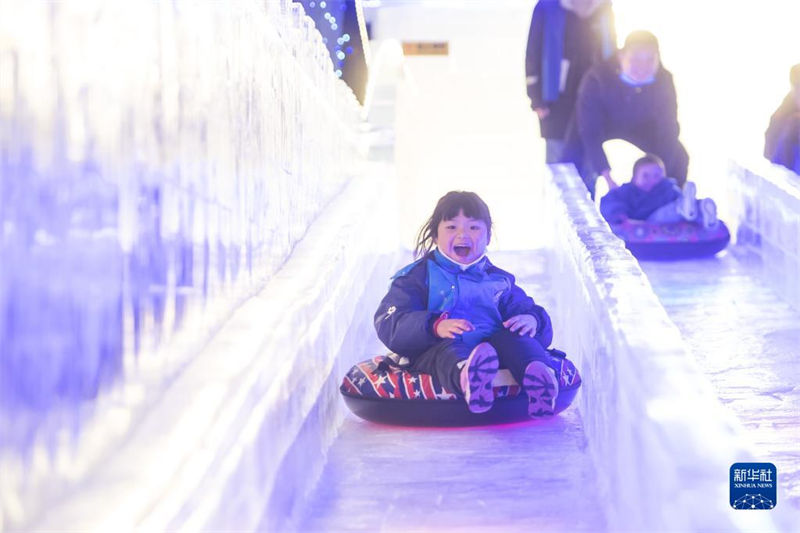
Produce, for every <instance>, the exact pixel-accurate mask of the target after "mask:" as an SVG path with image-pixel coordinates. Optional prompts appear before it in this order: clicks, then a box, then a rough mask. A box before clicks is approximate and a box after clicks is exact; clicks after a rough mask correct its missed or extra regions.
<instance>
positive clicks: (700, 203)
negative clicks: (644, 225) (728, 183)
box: [600, 154, 717, 229]
mask: <svg viewBox="0 0 800 533" xmlns="http://www.w3.org/2000/svg"><path fill="white" fill-rule="evenodd" d="M696 195H697V188H696V186H695V184H694V183H692V182H691V181H687V182H686V184H685V185H684V186H683V191H681V189H680V188H679V187H678V184H677V183H676V182H675V180H673V179H672V178H667V177H666V171H665V168H664V162H663V161H661V159H660V158H659V157H658V156H656V155H653V154H645V155H644V157H642V158H640V159H638V160H637V161H636V163H634V165H633V178H631V181H630V182H628V183H625V184H623V185H622V186H620V187H618V188H616V189H612V190H611V191H609V192H608V194H606V195H605V196H603V198H601V199H600V213H602V215H603V218H605V219H606V220H607V221H608V223H609V224H622V223H623V222H627V221H628V220H634V221H635V220H638V221H647V222H652V223H656V224H659V223H667V222H680V221H682V220H687V221H689V222H697V223H699V224H702V226H703V227H704V228H705V229H714V228H716V227H717V206H716V204H715V203H714V200H712V199H711V198H703V199H702V200H698V199H697V198H696Z"/></svg>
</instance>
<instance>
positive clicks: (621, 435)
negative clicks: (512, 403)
mask: <svg viewBox="0 0 800 533" xmlns="http://www.w3.org/2000/svg"><path fill="white" fill-rule="evenodd" d="M549 168H550V170H551V172H552V176H553V179H552V180H551V181H550V180H548V182H547V183H546V184H545V187H544V198H545V202H544V205H545V206H547V217H548V220H550V221H551V222H552V224H553V227H554V231H553V233H552V235H553V243H554V245H553V246H552V248H551V249H552V250H553V260H552V262H551V263H549V264H550V268H551V269H553V277H552V279H553V283H554V286H553V295H554V297H555V298H556V300H557V301H559V304H560V305H559V307H558V308H557V311H556V312H555V313H554V323H555V324H563V325H566V328H568V329H564V326H562V329H556V332H557V336H556V341H555V342H556V344H559V345H561V346H562V347H563V348H564V349H565V350H566V351H567V353H569V354H571V355H572V356H573V357H574V358H575V361H576V364H577V365H578V367H579V368H580V369H581V372H582V374H583V376H584V378H585V379H586V380H587V381H586V382H585V383H584V387H583V390H582V393H581V395H580V396H579V400H580V411H581V414H582V418H583V427H584V431H585V433H586V436H587V442H588V444H589V446H588V448H587V449H588V451H589V453H590V454H591V455H592V457H593V459H594V463H595V467H596V468H597V470H598V480H599V485H600V491H601V494H602V496H601V499H602V501H603V502H604V503H605V506H606V512H607V516H608V522H609V526H610V528H611V529H612V530H616V529H622V528H626V529H627V528H630V529H643V530H651V529H661V528H666V529H674V530H696V529H753V528H756V529H757V528H762V529H774V528H783V529H789V525H788V524H790V523H796V520H794V519H795V518H796V517H794V516H793V515H792V514H791V513H784V512H783V511H781V512H780V513H777V512H776V513H772V514H771V515H769V516H765V515H761V516H754V515H749V516H743V515H742V514H741V513H740V514H738V515H737V514H735V513H733V512H732V510H731V509H730V507H729V506H728V502H727V497H728V494H727V493H728V482H727V481H728V479H727V476H728V470H729V468H730V466H731V464H732V463H734V462H737V461H743V460H745V461H746V460H748V459H742V458H743V457H746V458H751V457H753V455H752V452H751V450H750V446H751V445H750V443H748V442H747V441H746V438H745V434H744V432H743V431H742V429H741V427H740V426H739V423H738V421H737V420H736V419H735V418H734V417H733V416H732V415H731V413H730V412H729V411H727V410H726V409H725V408H724V407H723V406H722V404H721V403H720V401H719V400H718V399H717V396H716V392H715V391H714V390H713V388H712V387H711V385H710V383H709V382H708V380H707V378H706V376H705V375H704V374H703V373H702V371H701V370H700V368H699V367H698V365H697V363H696V361H695V360H694V358H693V357H692V355H691V353H690V352H689V347H688V346H687V345H686V343H685V341H683V339H682V338H681V336H680V332H679V331H678V329H677V328H676V327H675V325H674V324H673V323H672V322H671V321H670V320H669V317H668V316H667V314H666V312H665V310H664V308H663V307H662V306H661V305H660V303H659V301H658V299H657V298H656V296H655V294H654V293H653V292H652V289H651V288H650V286H649V283H648V281H647V279H646V278H645V276H644V274H643V273H642V271H641V269H640V268H639V266H638V263H637V262H636V261H635V260H634V259H633V257H632V256H631V255H630V254H629V253H628V252H627V250H625V249H624V247H623V245H622V242H621V241H620V240H619V239H617V238H616V237H615V236H614V235H613V234H612V233H611V232H610V230H609V228H608V226H607V225H606V223H605V222H604V221H603V220H602V218H601V217H600V215H599V213H598V212H597V210H596V209H595V208H594V206H593V205H592V204H591V202H590V201H589V199H588V195H587V193H586V190H585V187H583V185H582V184H581V183H580V179H579V178H578V177H577V175H576V173H575V171H574V168H573V167H571V166H551V167H549ZM561 335H563V336H561ZM784 509H787V508H784ZM773 520H776V521H777V522H773Z"/></svg>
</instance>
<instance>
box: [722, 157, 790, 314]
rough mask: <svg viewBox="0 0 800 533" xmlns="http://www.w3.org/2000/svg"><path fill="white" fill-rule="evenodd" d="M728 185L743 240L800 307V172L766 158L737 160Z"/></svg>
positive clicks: (767, 276)
mask: <svg viewBox="0 0 800 533" xmlns="http://www.w3.org/2000/svg"><path fill="white" fill-rule="evenodd" d="M727 185H728V196H729V202H730V210H731V222H732V223H733V224H734V225H735V226H736V228H735V231H734V232H733V233H734V234H735V235H736V241H737V243H738V244H740V245H743V246H747V247H748V248H750V249H751V250H754V251H755V252H757V253H758V254H759V255H760V256H761V257H762V259H763V269H764V274H765V275H764V278H765V279H767V280H769V282H770V283H772V285H773V287H775V288H776V292H777V293H778V294H780V295H781V296H782V297H783V298H785V299H786V301H787V302H788V303H789V304H790V305H792V306H793V307H794V308H795V309H798V310H800V176H797V175H796V174H794V173H793V172H791V171H790V170H788V169H786V168H784V167H782V166H779V165H773V164H772V163H770V162H769V161H767V160H766V159H761V160H757V161H747V162H743V161H737V160H731V161H730V162H729V164H728V179H727Z"/></svg>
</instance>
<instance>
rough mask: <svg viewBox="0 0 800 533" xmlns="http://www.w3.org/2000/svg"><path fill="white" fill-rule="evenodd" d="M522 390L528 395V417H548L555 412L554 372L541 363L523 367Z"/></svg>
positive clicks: (556, 391) (555, 387) (555, 381)
mask: <svg viewBox="0 0 800 533" xmlns="http://www.w3.org/2000/svg"><path fill="white" fill-rule="evenodd" d="M522 389H523V390H524V391H525V394H527V395H528V416H531V417H534V418H535V417H540V416H549V415H552V414H553V413H554V412H555V410H556V397H557V396H558V380H557V379H556V373H555V370H553V369H552V368H550V367H549V366H547V365H546V364H544V363H542V362H541V361H533V362H532V363H529V364H528V366H527V367H525V378H524V379H523V380H522Z"/></svg>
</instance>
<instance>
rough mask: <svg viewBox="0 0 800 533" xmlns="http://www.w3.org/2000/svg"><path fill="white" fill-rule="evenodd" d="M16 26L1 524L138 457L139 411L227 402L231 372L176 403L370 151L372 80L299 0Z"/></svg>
mask: <svg viewBox="0 0 800 533" xmlns="http://www.w3.org/2000/svg"><path fill="white" fill-rule="evenodd" d="M0 36H2V38H0V257H2V260H1V261H0V308H2V310H3V312H2V313H0V470H2V472H3V473H2V476H0V528H2V526H3V523H5V524H7V525H11V526H14V525H16V524H23V523H30V521H31V520H35V519H37V518H41V516H42V513H41V511H42V509H43V508H49V507H51V506H52V504H53V502H54V501H56V500H58V499H59V498H60V497H61V496H63V495H64V494H66V493H68V492H70V491H74V490H76V487H77V486H79V485H81V484H82V483H84V482H88V481H89V480H90V478H91V476H92V475H93V474H94V473H96V472H97V469H98V468H99V466H98V465H99V464H102V463H103V462H104V461H108V460H109V458H110V457H111V456H113V455H114V453H115V451H116V450H119V452H120V458H119V461H118V463H121V462H122V461H124V460H125V459H123V457H127V458H128V459H129V458H130V456H127V455H125V454H124V453H123V451H122V449H121V448H122V447H123V444H124V443H125V442H126V439H128V438H131V440H132V441H135V439H133V438H132V437H131V433H132V432H135V431H137V430H141V427H140V426H139V425H138V424H140V423H141V419H142V418H143V417H145V418H146V417H147V415H150V416H152V415H153V414H154V413H159V412H160V413H162V414H163V416H164V419H163V421H162V422H161V423H162V424H163V423H166V422H167V421H169V420H170V417H171V416H184V415H185V416H184V418H186V419H189V418H191V416H197V413H198V410H199V411H202V407H203V406H204V405H205V406H206V407H208V408H210V406H211V405H213V404H214V402H215V401H216V400H218V399H219V395H221V394H223V393H222V392H221V391H222V390H223V388H224V387H218V386H219V385H220V382H219V380H217V381H216V382H215V383H214V384H212V383H209V384H208V390H199V389H202V388H203V387H202V386H201V385H200V384H199V383H198V384H196V387H197V389H198V390H197V391H196V393H197V394H196V395H192V394H186V395H185V396H184V401H185V402H186V403H187V404H191V405H187V406H186V412H185V413H184V414H183V415H179V414H178V413H177V411H179V410H180V409H179V407H178V406H177V405H171V406H166V405H164V404H162V403H161V402H163V401H164V399H165V397H167V396H169V394H168V393H167V392H166V391H167V390H168V389H169V388H170V387H172V386H174V384H175V383H176V382H177V381H180V380H181V378H182V376H184V375H185V374H186V373H187V367H189V366H191V363H192V361H193V360H194V359H195V357H197V356H198V354H199V353H200V352H202V351H203V350H206V349H207V347H208V345H209V344H214V342H216V344H215V346H217V348H218V349H221V350H222V353H223V354H226V355H227V351H226V350H227V349H231V347H230V346H228V347H226V346H222V347H221V348H220V346H221V345H220V344H219V341H217V340H215V339H216V337H215V335H216V334H217V333H218V332H219V331H220V329H221V328H224V325H225V324H226V320H228V319H229V318H230V316H231V314H232V313H233V312H234V311H235V310H236V309H237V308H239V307H240V306H242V305H243V302H245V301H247V299H248V298H249V297H251V296H253V295H254V294H256V293H258V292H259V291H260V290H261V289H262V288H263V287H264V285H265V283H267V282H268V281H269V280H270V279H271V278H272V277H273V276H275V275H276V272H278V270H279V268H280V267H281V266H282V265H283V264H284V263H285V262H286V261H287V258H288V257H289V256H290V254H291V252H292V250H293V249H294V247H295V246H296V245H297V243H298V242H299V241H300V240H301V239H302V238H303V236H304V235H305V234H306V232H307V231H308V229H309V227H310V226H311V225H312V222H313V221H314V220H315V219H316V218H317V217H318V216H319V214H320V213H321V212H323V210H324V208H325V206H326V205H329V204H330V202H331V200H332V199H333V198H335V197H336V196H337V194H340V193H341V191H342V190H343V188H344V187H345V186H346V184H347V183H348V181H349V180H351V179H353V176H354V175H356V174H358V173H359V172H360V168H359V166H360V161H361V157H360V154H359V153H358V151H357V142H356V140H357V137H356V135H357V122H358V120H359V114H360V109H359V107H358V106H357V104H356V101H355V98H354V97H353V95H352V93H351V92H350V91H349V89H347V88H346V87H345V86H344V84H343V83H342V82H341V81H339V80H337V79H336V76H335V75H334V73H333V71H332V69H331V66H330V60H329V58H328V54H327V50H326V49H325V47H324V46H323V44H322V42H321V40H320V37H319V35H318V34H317V33H316V32H315V31H314V30H313V23H311V22H310V19H308V18H306V17H304V16H303V12H302V8H301V7H300V6H299V5H292V3H291V2H290V1H289V0H274V1H273V0H270V1H268V2H235V3H233V4H230V5H228V4H226V3H215V2H210V3H204V4H202V5H201V4H196V3H192V2H184V1H182V0H178V1H176V2H167V3H145V4H139V3H122V2H114V3H108V2H103V1H95V0H89V1H87V2H79V3H70V2H33V3H32V2H24V1H16V0H14V1H6V2H2V3H0ZM368 192H369V189H368V188H367V189H365V193H367V194H368ZM356 203H357V202H356ZM370 203H371V204H372V203H373V202H372V201H370ZM377 205H380V204H377ZM357 211H364V210H363V209H358V210H357ZM365 213H369V211H368V210H367V211H365ZM352 218H353V219H357V218H358V217H357V216H355V215H353V216H352ZM344 250H349V248H346V247H344V248H337V249H335V250H334V251H333V252H331V254H332V257H330V258H329V259H330V260H331V264H333V265H336V264H339V263H336V262H335V261H333V259H334V258H335V257H338V256H337V255H336V254H337V253H343V251H344ZM361 259H363V256H361V255H360V254H356V255H354V257H353V260H354V261H356V262H357V263H358V261H360V260H361ZM375 260H376V257H370V258H369V261H375ZM367 264H368V263H363V264H361V267H363V268H362V269H361V270H359V268H356V267H352V266H351V268H353V272H361V273H362V274H364V273H365V271H368V270H369V269H368V267H367V266H366V265H367ZM348 291H349V292H353V291H351V290H350V288H348ZM356 296H357V293H355V292H353V298H356ZM350 304H353V302H350ZM346 307H347V306H346V305H343V309H344V308H346ZM334 329H335V330H336V331H338V332H340V333H342V332H343V331H344V330H345V329H346V324H345V325H342V324H338V323H337V324H335V328H334ZM256 332H259V333H263V331H262V330H261V329H260V328H258V327H256ZM242 334H243V335H245V336H250V335H251V333H250V332H242ZM342 334H343V333H342ZM254 338H255V337H254ZM328 341H329V342H334V341H333V340H332V338H331V339H328ZM234 345H235V344H234ZM326 346H327V347H329V348H335V346H333V345H328V344H326ZM334 353H335V352H334ZM234 367H235V365H232V367H231V368H234ZM196 372H197V371H195V378H196V377H197V375H196ZM191 373H192V372H191V371H189V374H191ZM222 375H226V374H224V373H219V374H217V375H216V376H215V377H217V378H220V377H221V376H222ZM210 381H214V380H213V379H212V380H210ZM112 385H114V386H112ZM243 390H244V389H243ZM204 402H210V403H208V404H206V403H204ZM209 416H210V415H209ZM298 416H299V415H298ZM197 420H202V416H197V418H196V419H195V422H196V421H197ZM301 420H302V418H299V419H298V422H300V421H301ZM145 425H146V424H145ZM156 425H158V424H156ZM176 427H178V426H176ZM176 431H178V430H176ZM188 434H191V431H189V432H187V435H188ZM173 437H174V435H165V436H164V438H165V439H166V440H169V439H171V438H173ZM178 440H180V438H179V439H178ZM128 449H130V446H129V447H128ZM176 449H180V446H178V447H176ZM223 449H224V448H223ZM212 455H213V453H212ZM143 456H147V454H146V453H144V454H143ZM163 457H165V458H167V457H172V456H170V455H169V453H166V452H165V453H164V456H163ZM173 458H174V457H173ZM131 464H132V465H134V464H137V463H136V461H133V462H132V463H131ZM153 464H159V463H158V462H155V463H153ZM201 464H202V462H201ZM128 468H129V469H130V470H131V471H134V472H135V470H136V469H135V467H133V466H129V467H128ZM110 470H114V469H110ZM123 470H124V469H123ZM124 471H125V473H126V474H127V473H128V470H124ZM168 471H169V469H164V470H163V473H166V472H168ZM118 473H119V472H118ZM109 475H110V474H109ZM124 478H125V476H123V475H122V474H121V473H120V475H119V479H117V480H115V481H116V482H122V480H123V479H124ZM106 479H107V478H106ZM148 488H152V485H149V484H147V483H145V484H143V485H142V487H139V488H137V490H136V491H132V492H135V493H136V494H138V495H141V494H146V491H147V490H148ZM109 494H113V491H109ZM220 494H221V493H220ZM137 497H138V496H137ZM147 497H150V496H149V495H146V496H145V499H146V498H147ZM102 501H103V499H102V498H100V499H98V500H97V502H96V503H95V505H97V506H98V507H100V508H102V507H103V506H102V503H100V502H102ZM140 503H141V502H140ZM127 516H128V515H127V514H125V513H121V514H120V516H119V520H120V522H124V520H125V519H126V517H127ZM84 518H86V517H82V519H84ZM101 519H102V517H99V518H98V520H101ZM59 526H62V524H59Z"/></svg>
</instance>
